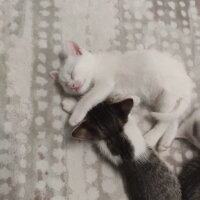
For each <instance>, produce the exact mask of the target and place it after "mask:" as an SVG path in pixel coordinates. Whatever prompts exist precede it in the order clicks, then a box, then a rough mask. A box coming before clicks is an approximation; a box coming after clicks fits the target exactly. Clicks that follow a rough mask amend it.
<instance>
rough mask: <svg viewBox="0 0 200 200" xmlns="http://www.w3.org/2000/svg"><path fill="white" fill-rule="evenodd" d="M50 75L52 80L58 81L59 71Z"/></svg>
mask: <svg viewBox="0 0 200 200" xmlns="http://www.w3.org/2000/svg"><path fill="white" fill-rule="evenodd" d="M49 75H50V76H51V78H52V79H53V80H55V81H57V80H58V72H57V71H51V72H50V73H49Z"/></svg>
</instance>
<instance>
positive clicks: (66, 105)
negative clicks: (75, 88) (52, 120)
mask: <svg viewBox="0 0 200 200" xmlns="http://www.w3.org/2000/svg"><path fill="white" fill-rule="evenodd" d="M76 103H77V101H76V100H75V99H74V98H72V97H66V98H64V99H63V101H62V107H63V109H64V110H65V111H66V112H68V113H71V112H72V110H73V108H74V107H75V105H76Z"/></svg>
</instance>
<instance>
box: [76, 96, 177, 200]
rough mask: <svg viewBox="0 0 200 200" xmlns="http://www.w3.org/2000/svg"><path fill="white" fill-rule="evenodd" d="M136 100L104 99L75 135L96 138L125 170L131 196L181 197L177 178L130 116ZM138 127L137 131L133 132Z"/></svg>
mask: <svg viewBox="0 0 200 200" xmlns="http://www.w3.org/2000/svg"><path fill="white" fill-rule="evenodd" d="M132 106H133V100H132V99H126V100H124V101H121V102H118V103H113V104H112V103H109V102H103V103H101V104H98V105H97V106H96V107H94V108H93V109H92V110H90V111H89V112H88V113H87V116H86V117H85V118H84V120H83V121H82V122H81V123H80V124H79V125H78V126H76V127H75V129H74V130H73V132H72V135H73V137H76V138H78V139H81V140H91V141H95V144H97V146H98V148H99V150H100V152H101V153H103V155H104V156H106V157H107V158H108V160H110V161H111V162H112V163H113V164H114V165H115V166H117V169H119V171H120V172H121V174H122V177H123V178H124V185H125V188H126V190H127V194H128V197H129V199H131V200H180V199H181V191H180V185H179V182H178V180H177V178H176V177H175V176H174V175H173V174H172V173H171V172H170V171H169V170H168V168H167V167H166V165H165V164H164V163H163V162H162V161H161V160H160V159H159V158H158V156H157V155H156V154H155V153H154V151H153V150H152V149H150V148H149V147H148V146H147V145H146V142H145V140H144V138H143V137H142V134H141V132H140V130H139V129H138V130H137V131H136V129H135V127H134V129H133V126H136V125H135V124H134V120H132V119H131V118H130V116H128V115H129V112H130V110H131V109H132ZM133 130H134V132H133Z"/></svg>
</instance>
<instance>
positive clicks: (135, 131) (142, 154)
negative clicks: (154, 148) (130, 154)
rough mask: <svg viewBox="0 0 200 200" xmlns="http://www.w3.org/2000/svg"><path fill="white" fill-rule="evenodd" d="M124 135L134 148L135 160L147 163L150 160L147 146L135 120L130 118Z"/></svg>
mask: <svg viewBox="0 0 200 200" xmlns="http://www.w3.org/2000/svg"><path fill="white" fill-rule="evenodd" d="M124 133H125V134H126V136H127V137H128V139H129V141H130V142H131V144H132V145H133V147H134V156H135V160H138V161H145V160H146V159H147V158H148V148H147V144H146V142H145V140H144V137H143V134H142V132H141V131H140V130H139V128H138V127H137V124H136V123H135V120H134V119H133V118H132V117H130V116H129V119H128V122H127V123H126V124H125V126H124Z"/></svg>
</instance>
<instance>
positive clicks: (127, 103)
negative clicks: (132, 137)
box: [113, 98, 134, 122]
mask: <svg viewBox="0 0 200 200" xmlns="http://www.w3.org/2000/svg"><path fill="white" fill-rule="evenodd" d="M133 105H134V103H133V99H131V98H129V99H125V100H123V101H120V102H117V103H114V104H113V106H114V107H115V110H116V111H117V113H118V117H120V118H121V120H122V121H124V122H126V121H127V119H128V115H129V113H130V112H131V109H132V107H133Z"/></svg>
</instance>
